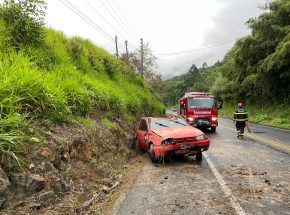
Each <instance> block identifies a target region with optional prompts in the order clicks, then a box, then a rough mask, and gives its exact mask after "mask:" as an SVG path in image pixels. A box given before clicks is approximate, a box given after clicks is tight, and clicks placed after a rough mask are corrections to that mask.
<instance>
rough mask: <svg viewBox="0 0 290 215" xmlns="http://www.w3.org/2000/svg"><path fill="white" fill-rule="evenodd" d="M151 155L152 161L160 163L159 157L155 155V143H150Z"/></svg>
mask: <svg viewBox="0 0 290 215" xmlns="http://www.w3.org/2000/svg"><path fill="white" fill-rule="evenodd" d="M149 156H150V159H151V161H152V163H158V159H157V158H156V157H155V153H154V145H153V144H151V145H150V148H149Z"/></svg>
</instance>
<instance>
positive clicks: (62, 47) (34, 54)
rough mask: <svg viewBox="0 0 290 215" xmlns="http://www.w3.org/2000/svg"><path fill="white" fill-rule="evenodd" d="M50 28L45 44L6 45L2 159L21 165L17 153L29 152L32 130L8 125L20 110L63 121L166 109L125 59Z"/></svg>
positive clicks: (0, 66) (24, 116) (0, 107)
mask: <svg viewBox="0 0 290 215" xmlns="http://www.w3.org/2000/svg"><path fill="white" fill-rule="evenodd" d="M0 28H1V23H0ZM46 31H47V36H46V38H45V44H44V45H43V46H42V47H40V48H33V47H28V48H25V49H24V48H23V49H21V50H20V51H13V50H8V49H7V48H6V47H4V46H2V50H3V51H2V53H1V56H0V77H1V78H0V120H1V122H0V125H1V129H0V156H1V157H3V156H4V157H5V159H6V160H7V158H11V159H14V160H15V161H17V162H18V163H20V161H19V159H18V157H17V154H19V152H21V151H23V150H24V145H23V143H24V142H25V141H26V139H25V138H24V137H25V134H26V133H25V131H24V130H23V129H22V127H21V126H20V127H19V126H18V127H17V126H16V127H15V126H14V127H13V126H12V127H11V126H10V128H9V129H8V124H5V122H6V121H7V122H8V121H9V120H11V116H15V114H16V115H18V116H21V120H22V122H25V121H27V120H28V119H35V120H40V119H45V120H49V121H51V122H63V121H66V120H67V119H69V118H71V116H72V115H75V116H89V115H90V114H102V113H104V112H109V113H110V114H111V115H112V116H116V117H120V118H124V119H130V120H132V119H134V118H137V117H140V116H141V115H145V114H146V115H154V114H158V113H162V111H163V109H164V106H163V104H162V103H161V102H160V100H159V98H158V97H157V96H156V95H155V94H154V93H152V92H151V91H150V89H149V88H148V87H147V86H146V84H145V83H144V82H143V80H142V79H140V77H138V76H137V75H136V74H135V72H134V71H132V70H131V69H130V68H128V67H127V66H126V65H125V64H124V63H123V62H121V61H120V60H118V59H117V58H115V57H114V56H111V55H110V54H109V53H107V52H106V51H104V50H103V49H101V48H98V47H96V46H95V45H93V44H92V43H91V42H89V41H88V40H83V39H81V38H70V39H69V38H66V37H65V36H64V35H63V34H62V33H59V32H56V31H53V30H51V29H47V30H46ZM1 39H3V37H1V36H0V45H1V44H3V41H1ZM5 48H6V49H5ZM5 159H3V160H5Z"/></svg>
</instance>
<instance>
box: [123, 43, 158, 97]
mask: <svg viewBox="0 0 290 215" xmlns="http://www.w3.org/2000/svg"><path fill="white" fill-rule="evenodd" d="M121 59H122V60H123V61H124V62H126V63H127V64H129V65H130V66H131V67H133V68H134V69H135V70H136V72H138V73H139V74H140V69H141V49H140V48H139V49H137V50H136V51H135V52H130V53H129V54H128V56H127V54H126V53H124V54H122V55H121ZM156 60H157V58H156V56H154V55H153V53H152V50H151V49H150V47H149V43H146V44H145V45H144V47H143V78H144V80H145V81H146V82H147V83H148V84H149V86H151V88H152V89H154V90H155V91H156V92H160V90H161V82H162V80H161V74H160V73H159V72H157V69H158V66H157V63H156Z"/></svg>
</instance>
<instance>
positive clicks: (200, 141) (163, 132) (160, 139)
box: [137, 117, 210, 163]
mask: <svg viewBox="0 0 290 215" xmlns="http://www.w3.org/2000/svg"><path fill="white" fill-rule="evenodd" d="M209 145H210V140H209V138H208V137H207V136H206V135H205V134H204V133H203V132H202V131H200V130H199V129H197V128H194V127H192V126H190V125H189V124H188V123H187V122H186V121H185V120H184V119H182V118H153V117H143V118H142V119H141V120H140V123H139V127H138V129H137V147H140V148H141V149H142V150H145V151H148V152H149V155H150V158H151V161H152V162H153V163H156V162H158V161H159V160H160V159H161V158H164V157H165V156H167V155H170V154H172V153H175V154H187V155H196V160H197V161H199V162H200V161H202V152H203V151H206V150H208V148H209Z"/></svg>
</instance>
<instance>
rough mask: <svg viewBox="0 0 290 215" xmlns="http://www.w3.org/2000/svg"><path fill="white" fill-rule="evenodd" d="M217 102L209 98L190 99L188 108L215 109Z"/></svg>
mask: <svg viewBox="0 0 290 215" xmlns="http://www.w3.org/2000/svg"><path fill="white" fill-rule="evenodd" d="M214 107H215V100H214V98H209V97H196V98H188V108H189V109H194V108H214Z"/></svg>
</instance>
